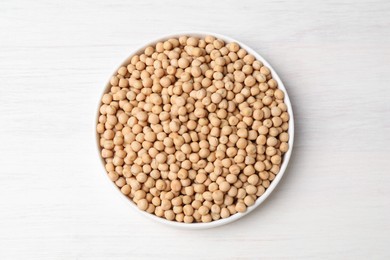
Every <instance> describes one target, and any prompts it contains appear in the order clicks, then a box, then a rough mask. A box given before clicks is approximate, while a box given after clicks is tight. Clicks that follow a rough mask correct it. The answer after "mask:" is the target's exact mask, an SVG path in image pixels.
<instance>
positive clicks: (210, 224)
mask: <svg viewBox="0 0 390 260" xmlns="http://www.w3.org/2000/svg"><path fill="white" fill-rule="evenodd" d="M182 35H186V36H194V37H205V36H206V35H213V36H215V37H216V38H219V39H221V40H223V41H224V42H225V43H229V42H237V43H238V44H239V45H240V46H241V47H242V48H243V49H245V50H246V51H247V52H248V53H249V54H252V55H253V56H255V57H256V59H257V60H259V61H261V62H262V63H263V64H264V65H265V66H267V67H268V68H269V69H270V70H271V73H272V77H273V79H275V80H276V81H277V82H278V88H279V89H281V90H283V92H284V93H285V97H284V103H285V104H286V105H287V108H288V113H289V116H290V118H289V129H288V133H289V137H290V138H289V142H288V144H289V150H288V151H287V152H286V153H285V154H284V155H283V160H282V164H281V167H280V171H279V172H278V174H277V175H276V177H275V179H274V180H273V181H272V182H271V184H270V186H269V187H268V188H267V189H266V191H265V192H264V194H263V195H261V196H260V197H258V198H257V200H256V202H255V204H254V205H252V206H250V207H248V208H247V210H246V211H245V212H243V213H236V214H234V215H231V216H230V217H228V218H225V219H219V220H215V221H212V222H208V223H183V222H176V221H170V220H167V219H165V218H160V217H157V216H156V215H154V214H150V213H147V212H146V211H142V210H140V209H138V207H137V205H136V204H135V203H134V202H133V201H132V200H131V199H130V198H129V197H127V196H125V195H123V194H122V193H121V191H120V190H119V188H118V187H117V186H116V185H115V184H114V183H113V182H112V181H111V180H109V178H108V177H107V179H108V180H109V182H110V183H111V185H113V187H114V189H115V192H116V193H117V194H119V195H120V197H122V199H124V200H123V201H125V202H126V204H127V205H128V206H129V207H130V208H132V209H134V210H135V211H137V212H138V213H140V214H142V215H144V216H145V217H147V218H149V219H152V220H155V221H158V222H160V223H163V224H166V225H169V226H171V227H176V228H184V229H208V228H213V227H218V226H222V225H226V224H228V223H232V222H234V221H236V220H238V219H240V218H242V217H244V216H246V215H248V214H249V213H251V212H252V211H253V210H255V209H256V208H257V207H258V206H259V205H260V204H262V203H263V202H264V201H265V200H266V199H267V198H268V196H269V195H270V194H271V193H272V191H273V190H274V189H275V187H276V186H277V185H278V183H279V182H280V180H281V179H282V177H283V175H284V173H285V171H286V168H287V165H288V163H289V160H290V157H291V153H292V149H293V144H294V117H293V110H292V107H291V103H290V99H289V97H288V93H287V91H286V88H285V87H284V84H283V82H282V81H281V80H280V78H279V76H278V74H277V73H276V71H275V70H274V68H273V67H272V66H271V65H270V64H269V63H268V62H267V61H266V60H265V59H264V58H263V57H262V56H261V55H260V54H258V53H257V52H255V51H254V50H253V49H252V48H250V47H248V46H247V45H246V44H244V43H242V42H240V41H238V40H236V39H233V38H231V37H228V36H225V35H221V34H217V33H209V32H183V33H178V34H172V35H166V36H163V37H160V38H159V39H157V40H154V41H151V42H149V43H147V44H145V45H143V46H141V47H139V48H137V49H136V50H135V51H134V52H132V53H130V55H129V57H128V58H127V59H126V60H125V61H124V62H123V63H122V64H121V65H120V66H119V67H118V68H117V69H116V70H115V71H114V73H113V74H112V75H114V74H116V71H117V70H118V69H119V68H120V67H121V66H124V65H127V64H128V63H129V62H130V59H131V57H132V56H133V55H135V54H140V53H142V51H143V50H144V49H145V48H146V47H147V46H149V45H154V44H156V43H157V42H160V41H165V40H167V39H170V38H178V37H179V36H182ZM110 78H111V77H110ZM110 78H109V80H108V82H107V84H106V87H105V89H104V91H103V94H102V95H101V97H102V96H103V95H104V94H105V93H106V92H107V91H108V89H109V88H110ZM100 100H101V99H100ZM100 106H101V101H99V104H98V108H97V117H96V120H95V125H94V132H95V137H96V144H97V153H98V156H99V158H100V159H101V162H102V165H103V169H104V174H105V175H107V172H106V170H105V167H104V166H105V162H104V159H103V158H102V157H101V155H100V151H101V148H100V145H99V140H100V138H99V135H98V133H97V132H96V125H97V123H98V120H99V119H98V118H99V108H100ZM114 189H113V191H114Z"/></svg>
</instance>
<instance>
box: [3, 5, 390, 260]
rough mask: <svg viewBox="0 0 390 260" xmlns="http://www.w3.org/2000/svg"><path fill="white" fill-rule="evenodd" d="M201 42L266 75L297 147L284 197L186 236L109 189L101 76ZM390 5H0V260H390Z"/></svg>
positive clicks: (278, 192) (276, 195)
mask: <svg viewBox="0 0 390 260" xmlns="http://www.w3.org/2000/svg"><path fill="white" fill-rule="evenodd" d="M186 30H187V31H190V30H207V31H214V32H216V33H221V34H226V35H228V36H231V37H234V38H237V39H239V40H241V41H243V42H245V43H247V44H248V45H249V46H251V47H253V48H254V49H255V50H257V51H258V52H259V53H261V54H262V55H263V56H264V57H265V58H267V59H268V61H270V63H271V64H272V65H273V66H274V67H275V69H276V70H277V71H278V73H279V75H280V76H281V78H282V80H283V81H284V82H285V85H286V87H287V89H288V92H289V94H290V97H291V100H292V103H293V106H294V109H295V118H296V143H295V148H294V152H293V157H292V159H291V164H290V167H289V168H288V171H287V172H286V175H285V177H284V178H283V180H282V182H281V184H280V186H279V187H278V188H277V189H276V191H275V192H274V193H273V194H272V196H271V197H270V198H269V199H268V200H267V201H266V203H264V204H263V205H262V206H261V207H260V208H258V209H257V210H256V211H255V212H253V213H252V214H250V215H249V216H248V217H245V218H244V219H242V220H240V221H238V222H236V223H233V224H229V225H228V226H224V227H220V228H216V229H211V230H204V231H183V230H176V229H172V228H170V227H166V226H163V225H161V224H159V223H154V222H152V221H150V220H148V219H143V218H142V217H141V216H140V215H138V214H137V213H136V212H133V211H132V210H131V209H130V208H129V207H127V205H126V203H123V201H121V200H120V199H119V198H118V197H117V196H116V194H115V193H114V192H113V187H112V186H111V185H110V183H109V182H108V180H107V179H106V177H105V176H104V175H103V173H104V171H103V168H102V167H101V165H100V161H99V158H98V156H97V153H96V151H95V143H94V142H95V139H94V135H93V131H94V129H93V128H94V125H93V124H94V118H95V112H96V109H97V108H96V107H97V103H98V99H99V96H100V94H101V91H102V90H103V87H104V85H105V83H106V80H107V79H108V77H109V75H110V74H111V73H112V72H113V69H114V68H115V67H116V66H117V65H118V64H120V63H121V62H122V61H123V60H124V59H125V58H126V57H127V55H128V54H129V53H130V52H131V51H132V50H134V48H135V47H137V46H139V45H142V44H143V43H146V42H148V41H150V40H153V39H155V38H158V37H160V36H162V35H164V34H169V33H176V32H180V31H186ZM389 104H390V2H389V1H387V0H376V1H369V0H365V1H352V0H348V1H347V0H343V1H336V0H333V1H310V0H301V1H287V0H281V1H255V0H253V1H237V0H234V1H232V0H228V1H203V0H197V1H180V0H169V1H153V2H152V1H124V0H121V1H97V0H89V1H79V0H71V1H48V0H46V1H45V0H40V1H27V0H21V1H19V0H15V1H14V0H2V1H0V184H1V186H0V259H40V260H41V259H129V258H130V259H260V258H262V259H263V258H266V259H271V258H294V259H300V258H306V259H317V258H321V259H330V258H333V259H389V258H390V163H389V162H390V137H389V136H390V105H389Z"/></svg>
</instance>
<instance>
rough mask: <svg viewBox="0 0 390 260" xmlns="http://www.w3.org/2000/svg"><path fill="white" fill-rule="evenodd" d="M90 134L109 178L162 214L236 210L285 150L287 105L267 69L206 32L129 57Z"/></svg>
mask: <svg viewBox="0 0 390 260" xmlns="http://www.w3.org/2000/svg"><path fill="white" fill-rule="evenodd" d="M110 85H111V86H110V88H109V89H108V92H107V93H105V94H104V95H103V97H102V105H101V107H100V116H99V122H98V125H97V132H98V134H99V136H100V146H101V156H102V158H103V159H104V161H105V168H106V170H107V173H108V176H109V178H110V179H111V180H112V181H113V182H115V184H116V185H117V186H118V187H119V188H120V190H121V192H122V193H123V194H124V195H126V196H128V197H129V198H131V199H132V200H133V201H134V202H135V203H136V204H137V206H138V208H139V209H141V210H144V211H147V212H149V213H151V214H155V215H156V216H158V217H162V218H165V219H167V220H171V221H178V222H185V223H193V222H210V221H214V220H218V219H221V218H227V217H229V216H231V215H233V214H236V213H237V212H245V211H246V209H247V207H250V206H252V205H253V204H254V203H255V201H256V199H257V198H258V197H259V196H261V195H262V194H263V193H264V192H265V190H266V189H267V188H268V187H269V185H270V183H271V182H272V180H273V179H274V178H275V175H276V174H277V173H278V172H279V169H280V165H281V162H282V155H283V154H284V153H286V152H287V151H288V149H289V146H288V141H289V135H288V132H287V131H288V127H289V124H288V121H289V114H288V112H287V106H286V104H285V103H284V102H283V100H284V93H283V91H281V90H280V89H278V84H277V81H275V80H274V79H273V78H272V75H271V72H270V70H269V68H267V67H266V66H264V65H263V64H262V62H260V61H258V60H256V59H255V57H254V56H253V55H251V54H248V53H247V52H246V51H245V50H244V49H242V48H240V46H239V45H238V44H237V43H234V42H232V43H228V44H225V42H223V41H222V40H220V39H216V38H215V37H213V36H206V37H204V38H197V37H187V36H181V37H179V38H172V39H169V40H167V41H164V42H158V43H157V44H156V45H154V46H148V47H147V48H145V49H144V51H143V53H142V54H140V55H134V56H133V57H132V58H131V61H130V63H129V64H128V65H127V66H122V67H121V68H119V70H118V71H117V73H116V75H114V76H112V78H111V80H110Z"/></svg>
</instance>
